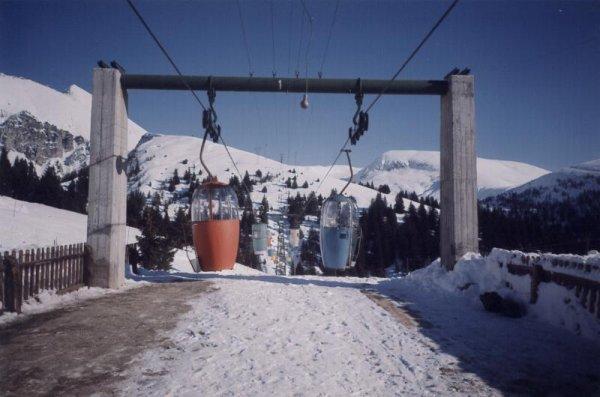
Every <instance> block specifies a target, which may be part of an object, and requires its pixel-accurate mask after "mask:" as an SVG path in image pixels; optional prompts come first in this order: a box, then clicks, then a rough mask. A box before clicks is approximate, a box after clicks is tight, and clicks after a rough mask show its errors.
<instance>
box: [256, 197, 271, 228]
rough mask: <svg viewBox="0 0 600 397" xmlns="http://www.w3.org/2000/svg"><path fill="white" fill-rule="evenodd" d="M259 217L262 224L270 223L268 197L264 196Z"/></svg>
mask: <svg viewBox="0 0 600 397" xmlns="http://www.w3.org/2000/svg"><path fill="white" fill-rule="evenodd" d="M258 217H259V218H260V222H261V223H268V222H269V201H268V200H267V196H263V199H262V202H261V203H260V208H259V212H258Z"/></svg>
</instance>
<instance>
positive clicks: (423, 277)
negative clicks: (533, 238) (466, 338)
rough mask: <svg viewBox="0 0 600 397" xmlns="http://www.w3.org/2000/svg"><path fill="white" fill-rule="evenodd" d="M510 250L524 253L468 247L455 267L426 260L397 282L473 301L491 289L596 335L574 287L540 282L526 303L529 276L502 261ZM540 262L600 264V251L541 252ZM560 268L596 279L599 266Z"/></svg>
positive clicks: (536, 313) (599, 333) (599, 334)
mask: <svg viewBox="0 0 600 397" xmlns="http://www.w3.org/2000/svg"><path fill="white" fill-rule="evenodd" d="M515 255H528V256H530V255H533V256H536V255H539V254H524V253H522V252H519V251H506V250H502V249H497V248H495V249H493V250H492V252H491V253H490V254H489V255H488V256H487V257H482V256H481V255H479V254H474V253H468V254H466V255H464V256H463V258H462V259H461V260H459V261H458V262H457V263H456V265H455V267H454V270H452V271H450V272H448V271H446V269H445V268H444V267H443V266H442V265H441V263H440V261H439V260H436V261H434V262H433V263H431V264H430V265H429V266H427V267H425V268H423V269H419V270H416V271H414V272H412V273H410V274H409V275H408V276H407V277H406V278H404V279H398V280H397V281H395V282H396V283H398V282H399V283H417V284H419V285H421V286H423V287H424V288H431V289H441V290H444V291H447V292H450V293H454V294H456V293H457V294H460V295H463V296H464V297H466V298H467V299H468V300H469V301H470V302H471V305H472V306H477V307H480V308H481V310H483V307H482V306H481V302H480V299H479V296H480V295H481V294H482V293H484V292H490V291H495V292H497V293H498V294H500V295H501V296H502V297H504V298H510V299H513V300H516V301H518V302H520V303H521V304H522V305H524V306H525V307H526V308H527V311H528V313H529V315H531V316H533V317H534V318H537V319H539V320H542V321H545V322H547V323H550V324H552V325H554V326H558V327H564V328H567V329H569V330H570V331H572V332H574V333H576V334H578V335H582V336H584V337H586V338H589V339H592V340H600V319H598V318H597V317H596V315H595V314H592V313H590V312H589V311H588V310H587V309H586V308H584V307H583V305H582V304H581V303H580V301H579V298H577V297H576V296H575V292H574V290H568V289H566V288H564V287H561V286H559V285H557V284H554V283H540V285H539V289H538V292H539V296H538V300H537V302H536V303H535V304H530V303H529V298H530V288H531V278H530V277H529V276H528V275H525V276H517V275H514V274H511V273H509V272H508V270H507V266H506V264H507V263H508V262H509V261H510V260H511V258H513V257H514V256H515ZM540 259H541V261H540V262H539V263H540V264H541V265H542V266H543V267H544V268H545V270H550V269H553V268H552V265H551V262H552V260H556V259H558V260H562V261H570V262H574V263H581V264H590V265H594V266H596V268H598V267H600V255H599V254H597V253H595V254H590V255H586V256H579V255H566V254H562V255H554V254H541V256H540ZM576 269H577V267H576V266H575V267H573V268H571V269H570V270H565V269H562V268H561V269H560V270H556V269H553V270H554V271H560V272H562V273H566V274H571V275H577V276H579V277H584V278H586V279H589V280H594V281H598V280H600V271H598V270H596V271H592V272H587V271H585V270H581V269H584V267H583V266H582V267H580V270H576Z"/></svg>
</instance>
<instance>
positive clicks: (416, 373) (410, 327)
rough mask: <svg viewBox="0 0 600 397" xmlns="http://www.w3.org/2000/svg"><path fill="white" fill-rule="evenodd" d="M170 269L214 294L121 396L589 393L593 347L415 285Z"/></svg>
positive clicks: (181, 266)
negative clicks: (397, 313) (385, 304)
mask: <svg viewBox="0 0 600 397" xmlns="http://www.w3.org/2000/svg"><path fill="white" fill-rule="evenodd" d="M177 258H178V259H176V263H175V268H176V271H175V273H174V274H173V276H179V277H186V278H196V279H203V280H209V281H211V282H212V283H213V285H214V291H213V292H211V293H209V294H208V295H203V296H201V297H200V298H195V299H193V300H191V301H189V302H188V303H189V305H190V306H191V309H190V311H189V312H188V313H187V314H186V315H184V316H183V317H182V318H180V321H179V323H178V326H177V327H176V329H175V330H174V331H173V332H171V333H169V335H165V336H166V337H168V338H170V339H171V340H172V341H173V343H174V345H175V347H174V348H172V349H168V350H165V349H164V348H156V349H151V350H149V351H146V352H145V353H143V354H142V355H141V356H140V357H137V358H136V359H135V364H134V365H133V366H132V367H131V368H132V369H131V370H130V371H129V372H128V373H127V374H125V376H126V378H127V379H126V380H125V381H124V382H123V383H122V384H121V385H120V390H122V392H123V395H144V396H146V395H154V396H162V395H184V396H185V395H190V396H191V395H198V394H202V395H242V396H256V395H332V396H342V395H344V396H346V395H502V394H514V393H526V394H535V393H541V394H547V393H549V392H551V391H552V392H558V393H559V394H560V393H561V392H567V391H569V392H575V393H576V394H577V393H578V392H582V393H583V392H589V391H590V390H594V389H592V388H594V387H597V386H598V381H600V379H599V378H598V374H600V363H599V362H598V361H597V360H596V357H597V355H598V354H600V344H595V343H592V344H590V343H589V341H588V342H585V346H586V349H581V346H582V345H583V343H584V340H583V339H581V338H580V337H577V336H575V335H574V334H572V333H571V332H568V331H567V330H565V329H560V328H556V327H553V326H551V325H548V324H546V323H543V322H540V321H538V320H536V319H535V318H532V317H524V318H521V319H508V318H505V317H500V316H497V315H494V314H491V313H487V312H485V311H484V310H483V308H482V307H481V305H480V304H479V305H477V304H476V303H475V302H474V301H473V300H471V299H470V297H469V296H466V295H463V294H459V293H456V291H448V290H444V289H441V288H440V287H439V286H438V285H436V284H432V283H427V280H428V277H427V276H426V274H421V276H419V275H418V274H417V275H416V276H413V277H408V278H400V279H376V278H371V279H360V278H335V277H316V276H304V277H284V276H271V275H265V274H262V273H260V272H257V271H254V270H252V269H248V268H244V267H242V266H238V267H236V269H234V270H233V271H229V272H223V273H203V274H198V275H196V274H185V273H183V272H185V271H187V270H188V266H189V265H188V264H187V263H186V260H185V259H184V257H182V256H181V255H179V256H178V257H177ZM424 273H427V272H424ZM429 273H431V271H429ZM368 294H372V295H375V296H379V297H381V299H382V300H383V301H385V302H388V303H389V304H391V305H393V306H394V307H395V308H396V309H397V310H399V311H400V316H401V317H402V316H404V317H405V320H406V321H398V318H397V317H396V316H395V315H394V313H392V312H391V311H390V310H386V309H385V308H384V307H383V306H382V305H380V304H377V303H376V302H375V300H374V299H370V298H369V297H368V296H367V295H368ZM550 347H551V348H550ZM145 374H152V375H151V376H150V375H145ZM156 374H162V375H156ZM594 382H595V383H594Z"/></svg>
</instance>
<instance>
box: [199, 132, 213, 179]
mask: <svg viewBox="0 0 600 397" xmlns="http://www.w3.org/2000/svg"><path fill="white" fill-rule="evenodd" d="M207 136H208V130H206V131H205V132H204V138H202V146H200V164H202V167H204V169H205V170H206V173H207V174H208V179H209V181H212V179H213V176H212V174H211V173H210V170H209V169H208V167H207V166H206V164H205V163H204V159H203V158H202V156H203V154H204V144H205V143H206V137H207Z"/></svg>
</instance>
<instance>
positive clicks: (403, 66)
mask: <svg viewBox="0 0 600 397" xmlns="http://www.w3.org/2000/svg"><path fill="white" fill-rule="evenodd" d="M458 1H459V0H454V1H453V2H452V4H451V5H450V6H449V7H448V9H447V10H446V12H444V14H442V16H441V17H440V18H439V19H438V21H437V22H436V23H435V25H433V27H432V28H431V29H430V30H429V32H428V33H427V34H426V35H425V37H424V38H423V39H422V40H421V42H420V43H419V45H417V47H415V49H414V50H413V51H412V52H411V54H410V55H409V56H408V58H406V60H405V61H404V62H403V63H402V65H401V66H400V68H399V69H398V71H397V72H396V73H395V74H394V76H392V78H391V79H390V80H389V81H388V83H387V85H386V86H385V87H384V88H383V90H382V91H381V92H380V93H379V94H378V95H377V97H375V99H374V100H373V102H371V104H370V105H369V106H368V107H367V110H366V111H365V113H368V112H369V110H371V109H372V108H373V106H374V105H375V104H376V103H377V101H378V100H379V98H381V96H382V95H383V94H385V93H386V91H387V90H388V89H389V87H390V84H391V83H392V82H393V81H394V80H396V78H398V76H399V75H400V73H402V71H403V70H404V69H405V68H406V66H407V65H408V64H409V63H410V61H412V59H413V58H414V57H415V55H416V54H417V53H418V52H419V50H420V49H421V48H422V47H423V45H424V44H425V43H426V42H427V40H428V39H429V38H430V37H431V35H432V34H433V32H435V30H436V29H437V28H438V27H439V26H440V25H441V23H442V22H443V21H444V19H446V17H447V16H448V15H449V14H450V12H451V11H452V10H453V9H454V7H455V6H456V4H458ZM350 139H351V138H350V137H348V138H346V141H345V142H344V145H342V148H341V149H340V151H339V152H338V154H337V156H336V158H335V160H334V161H333V163H332V164H331V167H329V170H328V171H327V173H326V174H325V178H324V179H323V180H322V181H321V185H322V184H323V182H324V181H325V179H326V178H327V177H328V176H329V173H330V172H331V170H332V169H333V166H334V165H335V163H336V162H337V160H338V159H339V158H340V155H341V153H342V151H343V150H344V149H346V146H347V145H348V142H349V141H350ZM319 186H320V185H319Z"/></svg>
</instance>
